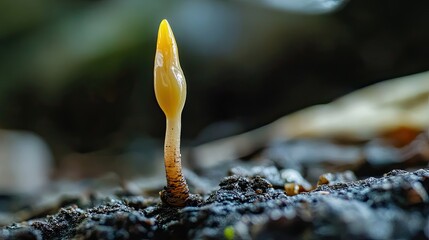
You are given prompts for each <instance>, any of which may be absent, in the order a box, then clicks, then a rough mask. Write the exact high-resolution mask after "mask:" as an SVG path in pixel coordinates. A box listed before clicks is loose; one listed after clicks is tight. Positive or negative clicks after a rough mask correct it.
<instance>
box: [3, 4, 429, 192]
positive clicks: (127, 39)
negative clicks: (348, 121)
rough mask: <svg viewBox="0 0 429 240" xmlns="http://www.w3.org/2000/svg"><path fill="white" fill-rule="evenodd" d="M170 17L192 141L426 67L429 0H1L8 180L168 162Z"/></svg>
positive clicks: (186, 139) (185, 132)
mask: <svg viewBox="0 0 429 240" xmlns="http://www.w3.org/2000/svg"><path fill="white" fill-rule="evenodd" d="M164 18H166V19H168V20H169V22H170V24H171V26H172V28H173V31H174V33H175V36H176V40H177V43H178V46H179V53H180V57H181V65H182V68H183V70H184V73H185V76H186V79H187V83H188V97H187V102H186V105H185V109H184V113H183V123H182V139H183V140H182V144H183V145H184V146H195V145H198V144H200V143H204V142H208V141H210V140H213V139H217V138H221V137H225V136H230V135H234V134H238V133H241V132H244V131H247V130H250V129H254V128H256V127H259V126H263V125H265V124H267V123H270V122H272V121H274V120H276V119H278V118H279V117H281V116H284V115H286V114H288V113H291V112H293V111H296V110H299V109H302V108H304V107H307V106H311V105H314V104H320V103H327V102H330V101H332V100H334V99H335V98H337V97H340V96H342V95H344V94H346V93H349V92H351V91H353V90H356V89H358V88H361V87H365V86H368V85H370V84H373V83H376V82H379V81H382V80H385V79H390V78H394V77H399V76H405V75H409V74H413V73H418V72H423V71H426V70H429V45H428V43H429V28H428V21H429V2H428V1H413V2H409V1H404V0H379V1H372V0H359V1H356V0H351V1H339V0H337V1H334V0H331V1H328V0H319V1H313V0H306V1H299V0H284V1H281V0H277V1H275V0H265V1H262V0H260V1H257V0H254V1H252V0H235V1H233V0H228V1H219V0H206V1H202V0H186V1H161V0H157V1H142V0H124V1H107V0H93V1H83V0H73V1H54V0H39V1H33V0H14V1H1V2H0V128H1V129H3V130H2V131H1V132H0V143H2V144H1V146H0V152H1V154H0V164H1V166H0V168H1V169H3V179H1V178H0V182H2V184H0V187H3V189H5V188H6V189H7V186H9V187H10V186H12V185H11V184H7V181H8V180H9V181H10V182H13V181H15V182H16V181H18V182H19V180H17V179H15V180H13V179H14V177H15V178H16V176H17V174H15V173H19V172H21V173H22V172H25V173H24V174H25V175H24V176H27V179H32V175H31V174H32V173H34V172H39V174H35V175H37V176H35V177H34V180H32V182H33V183H34V186H37V185H38V184H39V185H43V183H45V182H46V181H47V179H50V178H54V179H55V178H67V179H80V178H86V177H93V176H100V175H102V174H103V173H105V172H109V171H114V172H116V173H118V174H119V175H121V176H123V177H126V178H128V177H132V176H136V175H141V174H143V175H144V174H148V173H149V172H153V171H152V169H153V168H156V169H161V168H162V166H161V168H160V167H159V164H158V163H159V162H155V159H159V157H160V154H161V152H160V151H162V146H163V137H164V131H165V129H164V128H165V119H164V116H163V113H162V112H161V110H160V109H159V107H158V105H157V103H156V100H155V96H154V92H153V59H154V55H155V45H156V36H157V29H158V25H159V23H160V21H161V20H162V19H164ZM130 166H131V167H130ZM130 168H131V169H130ZM161 171H162V170H161ZM6 173H8V174H6ZM40 173H42V174H40ZM20 176H23V175H20ZM38 178H39V180H37V179H38ZM17 184H18V183H17ZM20 184H21V185H19V184H18V185H19V186H21V187H22V186H26V184H24V183H20ZM18 185H17V186H18ZM30 189H36V188H33V187H30ZM9 190H10V189H9ZM22 191H25V187H23V190H22Z"/></svg>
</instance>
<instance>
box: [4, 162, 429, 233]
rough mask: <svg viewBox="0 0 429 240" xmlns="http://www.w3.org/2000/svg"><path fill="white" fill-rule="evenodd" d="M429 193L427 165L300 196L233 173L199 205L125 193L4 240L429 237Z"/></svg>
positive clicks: (14, 229) (68, 210)
mask: <svg viewBox="0 0 429 240" xmlns="http://www.w3.org/2000/svg"><path fill="white" fill-rule="evenodd" d="M428 193H429V170H427V169H420V170H417V171H413V172H408V171H403V170H394V171H391V172H389V173H387V174H385V175H384V176H382V177H380V178H367V179H364V180H358V181H344V182H341V181H340V180H338V179H336V181H334V182H333V183H332V184H329V183H328V184H323V185H320V186H318V187H317V188H315V189H314V190H312V191H310V192H304V193H300V194H297V195H294V196H287V195H286V194H285V193H284V191H283V190H281V189H277V188H273V185H272V184H271V183H270V182H269V181H268V180H266V179H265V178H262V177H260V176H257V175H255V176H252V175H250V176H240V175H232V176H229V177H225V178H224V179H223V180H222V181H221V182H220V183H219V187H218V189H217V190H215V191H213V192H212V193H211V194H208V195H206V196H203V197H204V200H202V201H201V202H200V203H199V204H197V205H195V206H187V207H184V208H175V207H169V206H165V205H162V203H161V202H160V201H159V200H158V199H157V198H145V197H142V196H134V195H128V196H120V194H118V195H116V196H112V197H109V198H104V199H93V200H92V202H91V203H90V204H87V205H86V206H85V205H80V204H79V203H77V204H71V205H69V206H67V207H63V208H61V209H60V210H59V211H58V212H57V213H56V214H54V215H48V216H46V217H42V218H38V219H33V220H29V221H27V222H23V223H15V224H12V225H9V226H6V227H3V228H1V229H0V239H37V240H38V239H332V238H336V239H416V238H423V239H425V238H428V237H429V235H428V234H429V197H428Z"/></svg>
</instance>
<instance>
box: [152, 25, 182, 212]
mask: <svg viewBox="0 0 429 240" xmlns="http://www.w3.org/2000/svg"><path fill="white" fill-rule="evenodd" d="M154 87H155V95H156V99H157V101H158V104H159V106H160V107H161V109H162V110H163V111H164V113H165V116H166V118H167V121H166V125H167V126H166V131H165V143H164V163H165V175H166V177H167V187H166V188H165V189H164V190H163V191H161V193H160V196H161V200H162V201H163V202H164V203H166V204H169V205H171V206H176V207H183V206H185V205H186V202H187V201H188V199H189V188H188V185H187V184H186V180H185V178H184V177H183V173H182V163H181V155H180V131H181V116H182V110H183V106H184V105H185V99H186V82H185V76H184V75H183V72H182V69H181V67H180V63H179V54H178V52H177V45H176V40H175V39H174V35H173V31H172V30H171V28H170V25H169V24H168V22H167V20H163V21H162V22H161V24H160V26H159V31H158V41H157V45H156V55H155V67H154Z"/></svg>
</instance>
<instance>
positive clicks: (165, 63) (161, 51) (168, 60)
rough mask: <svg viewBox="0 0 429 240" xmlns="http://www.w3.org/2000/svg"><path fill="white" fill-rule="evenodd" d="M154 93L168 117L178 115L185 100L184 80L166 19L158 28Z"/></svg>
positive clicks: (174, 42)
mask: <svg viewBox="0 0 429 240" xmlns="http://www.w3.org/2000/svg"><path fill="white" fill-rule="evenodd" d="M154 76H155V79H154V81H155V82H154V86H155V95H156V99H157V101H158V104H159V106H160V107H161V109H162V110H163V111H164V113H165V116H166V117H167V118H168V119H174V118H177V117H180V115H181V113H182V110H183V106H184V105H185V100H186V81H185V76H184V75H183V71H182V68H181V67H180V62H179V54H178V51H177V44H176V39H175V38H174V35H173V31H172V30H171V27H170V25H169V24H168V22H167V20H165V19H164V20H162V22H161V24H160V26H159V30H158V41H157V45H156V55H155V67H154Z"/></svg>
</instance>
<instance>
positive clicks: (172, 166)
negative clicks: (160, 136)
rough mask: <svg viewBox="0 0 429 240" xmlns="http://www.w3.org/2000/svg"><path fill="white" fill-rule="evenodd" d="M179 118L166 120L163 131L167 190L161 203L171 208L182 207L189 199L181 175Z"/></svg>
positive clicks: (162, 196) (187, 190)
mask: <svg viewBox="0 0 429 240" xmlns="http://www.w3.org/2000/svg"><path fill="white" fill-rule="evenodd" d="M180 130H181V116H180V115H179V116H177V117H176V118H173V119H169V118H167V127H166V131H165V144H164V161H165V174H166V176H167V188H166V190H165V192H164V193H162V194H161V198H162V199H163V201H166V202H167V203H169V204H170V205H173V206H184V205H185V204H186V201H187V200H188V198H189V189H188V185H187V184H186V180H185V178H184V177H183V174H182V163H181V155H180Z"/></svg>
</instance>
